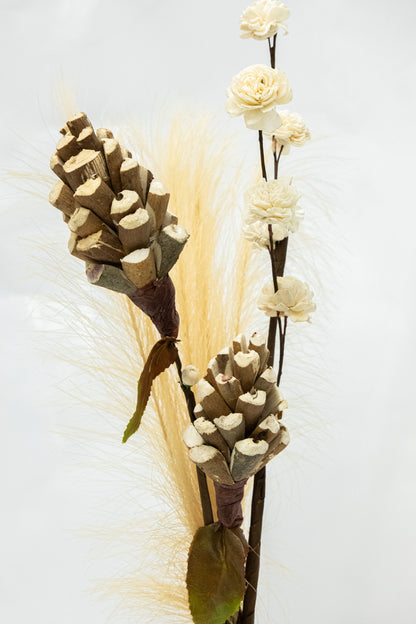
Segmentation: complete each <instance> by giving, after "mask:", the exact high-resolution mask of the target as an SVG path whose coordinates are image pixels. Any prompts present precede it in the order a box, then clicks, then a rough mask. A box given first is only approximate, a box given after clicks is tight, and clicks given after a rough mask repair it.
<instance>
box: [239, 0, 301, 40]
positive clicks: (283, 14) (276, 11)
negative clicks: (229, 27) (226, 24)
mask: <svg viewBox="0 0 416 624" xmlns="http://www.w3.org/2000/svg"><path fill="white" fill-rule="evenodd" d="M289 16H290V11H289V9H288V8H287V6H286V5H285V4H283V2H279V0H257V2H253V4H251V5H250V6H249V7H248V8H247V9H246V10H245V11H244V13H243V14H242V16H241V18H240V28H241V38H242V39H248V38H249V37H253V39H259V40H262V39H268V38H269V37H274V35H275V34H276V33H277V31H278V30H279V28H281V29H282V30H283V31H284V32H285V33H286V32H287V28H286V25H285V24H284V23H283V22H284V21H286V20H287V19H288V17H289Z"/></svg>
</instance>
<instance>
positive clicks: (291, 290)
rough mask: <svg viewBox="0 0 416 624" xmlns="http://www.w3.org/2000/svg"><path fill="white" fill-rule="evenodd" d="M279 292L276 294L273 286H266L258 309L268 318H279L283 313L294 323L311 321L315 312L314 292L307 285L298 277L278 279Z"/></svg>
mask: <svg viewBox="0 0 416 624" xmlns="http://www.w3.org/2000/svg"><path fill="white" fill-rule="evenodd" d="M277 286H278V290H277V291H276V292H275V290H274V287H273V284H267V285H266V286H264V288H263V290H262V293H261V295H260V297H259V301H258V306H257V307H258V308H259V310H263V311H264V312H265V313H266V315H267V316H277V314H278V312H283V314H284V315H285V316H288V317H289V318H290V319H291V320H292V321H294V322H298V321H309V319H310V316H309V314H310V313H311V312H315V310H316V305H315V303H313V301H312V298H313V292H312V291H311V289H310V288H309V286H308V285H307V284H305V283H304V282H301V281H300V280H298V279H297V278H296V277H290V276H285V277H278V278H277Z"/></svg>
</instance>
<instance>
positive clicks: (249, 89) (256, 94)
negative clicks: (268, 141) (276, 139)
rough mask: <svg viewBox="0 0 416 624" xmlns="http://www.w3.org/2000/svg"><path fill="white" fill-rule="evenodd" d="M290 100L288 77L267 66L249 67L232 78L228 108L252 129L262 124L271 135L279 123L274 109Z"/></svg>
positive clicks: (229, 112)
mask: <svg viewBox="0 0 416 624" xmlns="http://www.w3.org/2000/svg"><path fill="white" fill-rule="evenodd" d="M291 99H292V89H291V88H290V85H289V81H288V79H287V76H286V74H284V73H283V72H281V71H280V70H279V69H272V68H271V67H268V66H267V65H250V66H249V67H246V69H243V70H242V71H241V72H240V73H239V74H237V75H236V76H234V78H233V79H232V81H231V85H230V87H229V88H228V90H227V102H226V104H225V108H226V110H227V112H228V114H229V115H231V116H232V117H236V116H238V115H244V118H245V121H246V124H247V125H248V126H249V127H250V128H252V127H255V128H256V129H259V128H258V126H259V125H260V126H262V128H263V127H264V128H266V127H267V128H268V131H269V132H272V131H273V130H274V129H276V128H277V127H279V124H280V118H279V115H278V113H277V112H276V110H275V106H276V105H277V104H286V103H287V102H290V100H291ZM269 112H270V113H271V114H270V115H268V116H266V117H265V115H266V113H269ZM273 120H274V124H273ZM273 125H274V127H273ZM262 128H260V129H262Z"/></svg>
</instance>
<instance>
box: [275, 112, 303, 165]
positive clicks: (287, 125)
mask: <svg viewBox="0 0 416 624" xmlns="http://www.w3.org/2000/svg"><path fill="white" fill-rule="evenodd" d="M279 116H280V118H281V124H279V125H278V126H276V128H275V129H274V130H273V131H272V132H266V136H268V137H269V138H270V139H273V140H274V141H275V144H276V151H280V148H281V147H283V150H282V154H289V152H290V146H291V145H294V146H295V147H300V146H301V145H305V143H306V141H309V139H310V138H311V133H310V131H309V128H307V127H306V125H305V122H304V121H303V119H302V117H301V116H300V115H298V113H291V112H290V111H279Z"/></svg>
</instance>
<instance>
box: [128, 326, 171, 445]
mask: <svg viewBox="0 0 416 624" xmlns="http://www.w3.org/2000/svg"><path fill="white" fill-rule="evenodd" d="M176 342H178V341H177V340H176V339H175V338H169V337H168V338H162V339H161V340H158V341H157V343H156V344H155V345H154V346H153V348H152V350H151V351H150V353H149V356H148V358H147V360H146V364H145V365H144V368H143V370H142V374H141V375H140V379H139V381H138V384H137V405H136V410H135V412H134V414H133V416H132V417H131V419H130V422H129V424H128V425H127V427H126V430H125V432H124V435H123V443H124V442H127V440H128V439H129V437H130V436H131V435H133V433H135V432H136V431H137V429H138V428H139V427H140V423H141V420H142V416H143V413H144V410H145V408H146V405H147V402H148V400H149V397H150V391H151V389H152V384H153V381H154V380H155V379H156V377H157V376H158V375H160V373H163V371H164V370H166V369H167V368H169V366H170V365H171V364H173V363H174V362H175V361H176V359H177V358H178V349H177V347H176V344H175V343H176Z"/></svg>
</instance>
